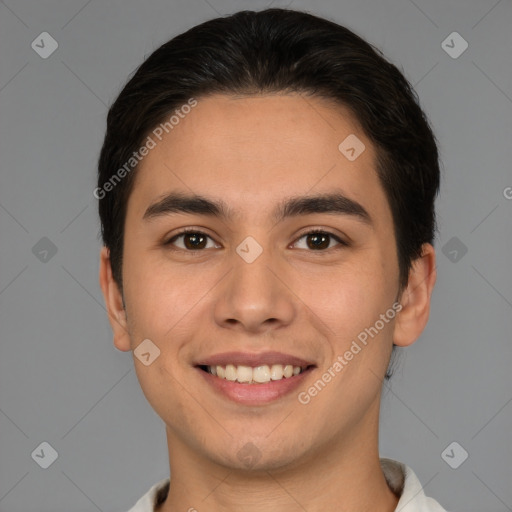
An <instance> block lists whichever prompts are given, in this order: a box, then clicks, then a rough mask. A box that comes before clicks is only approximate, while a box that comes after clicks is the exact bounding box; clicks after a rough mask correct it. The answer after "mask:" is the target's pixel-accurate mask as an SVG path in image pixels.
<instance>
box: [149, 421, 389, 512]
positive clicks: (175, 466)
mask: <svg viewBox="0 0 512 512" xmlns="http://www.w3.org/2000/svg"><path fill="white" fill-rule="evenodd" d="M362 433H364V435H362ZM167 439H168V443H169V447H170V448H171V447H172V450H171V449H170V450H169V460H170V469H171V484H170V489H169V494H168V496H167V499H166V501H165V502H164V503H163V505H162V507H161V508H160V509H158V510H159V512H171V511H176V510H186V511H190V512H194V510H195V511H198V512H201V511H203V510H208V511H209V512H220V511H224V512H226V511H228V512H229V511H233V512H234V511H239V510H244V512H256V511H258V512H259V511H261V510H263V509H265V508H271V509H272V510H273V511H274V512H292V511H293V512H296V511H297V510H307V511H308V512H320V511H322V512H324V511H325V510H338V511H340V512H349V511H350V512H369V511H372V512H393V511H395V509H396V506H397V503H398V498H397V496H396V495H395V494H394V493H393V492H392V491H391V489H390V488H389V487H388V485H387V482H386V479H385V477H384V474H383V472H382V469H381V466H380V461H379V454H378V421H371V422H370V424H369V425H366V426H363V425H361V424H359V425H358V428H357V429H356V428H354V429H353V430H352V433H348V434H346V435H345V434H344V435H343V436H338V438H337V439H335V440H332V439H331V440H329V442H326V443H325V445H324V446H322V447H315V450H314V451H313V450H311V451H310V453H309V454H305V455H303V456H302V457H301V458H300V460H298V459H296V460H294V461H293V462H292V463H288V464H284V465H281V466H279V467H275V465H274V466H272V467H270V466H268V468H266V469H262V470H258V471H251V470H245V469H244V470H240V469H238V468H232V467H227V466H223V465H221V464H218V463H216V462H213V461H212V459H211V458H206V457H205V456H204V454H199V453H198V452H197V451H195V450H192V449H190V447H189V446H188V445H187V444H185V443H182V442H180V439H179V438H178V437H177V436H175V435H174V434H173V433H172V432H171V431H170V430H169V429H167ZM370 440H373V441H370ZM313 452H314V453H313Z"/></svg>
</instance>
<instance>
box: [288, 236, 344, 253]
mask: <svg viewBox="0 0 512 512" xmlns="http://www.w3.org/2000/svg"><path fill="white" fill-rule="evenodd" d="M302 239H305V240H306V243H305V247H304V246H303V247H299V248H300V249H309V250H312V251H323V250H325V249H329V248H331V242H332V241H333V240H334V241H335V242H337V244H336V245H338V246H347V245H348V244H346V243H345V242H344V241H343V240H341V239H340V238H339V237H337V236H336V235H333V234H332V233H329V232H326V231H310V232H309V233H304V234H303V235H302V236H301V237H300V238H299V240H302ZM297 243H298V242H297Z"/></svg>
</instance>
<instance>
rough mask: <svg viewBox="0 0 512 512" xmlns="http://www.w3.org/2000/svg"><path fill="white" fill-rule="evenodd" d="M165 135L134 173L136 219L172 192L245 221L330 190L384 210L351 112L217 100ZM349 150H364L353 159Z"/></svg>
mask: <svg viewBox="0 0 512 512" xmlns="http://www.w3.org/2000/svg"><path fill="white" fill-rule="evenodd" d="M167 129H168V133H166V131H163V130H161V131H163V134H162V135H160V137H161V140H159V139H158V138H157V137H156V136H155V135H154V134H150V136H151V137H152V138H153V139H154V141H155V143H156V145H155V147H154V148H153V149H151V150H150V151H149V153H148V154H147V156H145V157H144V158H143V160H142V161H141V163H140V164H139V167H138V169H137V175H136V179H135V183H134V188H133V191H132V194H131V196H130V199H129V205H130V203H131V204H132V209H135V210H137V212H136V213H137V215H138V216H142V215H143V213H144V212H143V211H142V210H143V208H144V207H147V205H148V204H149V203H150V202H152V201H154V200H155V199H156V198H158V197H159V196H162V195H165V194H166V193H168V192H170V191H172V190H178V191H181V192H183V193H187V194H198V195H202V196H209V197H212V198H223V199H224V200H226V201H227V202H229V203H230V205H231V206H232V210H233V211H238V212H240V213H241V214H242V215H246V214H247V215H249V214H250V213H251V211H252V212H253V214H256V210H257V211H258V212H259V213H260V214H261V213H262V212H261V210H262V207H263V208H264V205H270V203H271V202H272V201H278V200H279V199H280V198H282V197H283V195H305V194H307V193H314V192H315V193H326V192H329V191H330V190H331V189H333V188H336V189H341V190H342V191H344V192H345V193H346V195H349V196H351V197H352V198H353V199H355V200H358V201H361V202H366V203H368V201H369V200H371V201H372V202H373V203H375V205H374V207H375V208H377V209H379V207H380V209H382V208H384V209H386V207H387V201H386V199H385V197H384V193H383V190H382V187H381V185H380V182H379V180H378V177H377V174H376V172H375V162H376V155H375V150H374V148H373V145H372V144H371V142H370V140H369V139H368V138H367V137H366V136H365V134H364V132H363V131H362V129H361V127H360V125H359V123H358V122H357V120H356V119H355V118H354V116H353V115H351V113H350V112H349V110H348V109H346V108H344V107H343V106H341V105H339V104H335V103H334V102H333V101H328V100H324V99H321V98H317V97H311V96H306V95H302V94H275V95H264V96H249V97H247V96H246V97H236V96H226V95H212V96H208V97H204V98H197V106H195V107H194V108H193V109H191V110H190V112H189V113H188V114H186V115H182V116H181V117H180V119H179V122H178V123H177V124H174V125H173V126H172V128H171V129H169V126H168V127H167ZM344 141H348V142H346V143H345V142H344ZM340 144H341V149H340ZM347 146H351V147H355V150H356V151H357V152H359V151H361V149H362V148H364V150H363V151H362V152H361V153H360V155H359V156H357V158H356V159H355V160H354V159H352V160H351V159H349V158H347V153H344V151H346V149H347ZM348 149H350V148H348ZM351 154H352V153H348V155H349V156H350V155H351ZM379 203H383V204H380V206H379ZM128 212H130V206H129V208H128ZM375 213H377V214H379V213H382V212H375Z"/></svg>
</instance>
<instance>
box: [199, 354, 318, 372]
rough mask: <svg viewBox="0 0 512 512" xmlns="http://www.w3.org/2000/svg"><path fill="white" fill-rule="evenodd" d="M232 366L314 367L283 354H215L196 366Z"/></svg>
mask: <svg viewBox="0 0 512 512" xmlns="http://www.w3.org/2000/svg"><path fill="white" fill-rule="evenodd" d="M228 364H233V365H235V366H252V367H256V366H263V365H268V366H271V365H273V364H282V365H287V364H291V365H292V366H300V367H302V368H306V367H308V366H314V363H313V362H311V361H306V360H304V359H302V358H300V357H297V356H292V355H290V354H284V353H282V352H272V351H270V352H260V353H250V352H223V353H222V354H215V355H212V356H209V357H207V358H205V359H201V361H200V362H199V363H197V365H196V366H226V365H228Z"/></svg>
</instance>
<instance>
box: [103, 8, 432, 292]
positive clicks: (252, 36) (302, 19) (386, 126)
mask: <svg viewBox="0 0 512 512" xmlns="http://www.w3.org/2000/svg"><path fill="white" fill-rule="evenodd" d="M287 92H290V93H292V92H298V93H305V94H308V95H313V96H316V97H319V98H325V99H329V100H331V101H334V102H336V103H338V104H340V105H343V106H344V107H346V108H347V109H348V110H349V111H350V112H351V113H352V114H353V115H354V117H355V119H357V121H358V122H359V123H360V125H361V127H362V128H363V130H364V132H365V134H366V136H367V137H368V138H369V139H370V140H371V141H372V143H373V144H374V146H375V149H376V154H377V169H376V170H377V173H378V176H379V179H380V181H381V183H382V186H383V189H384V191H385V194H386V197H387V199H388V201H389V204H390V208H391V212H392V215H393V223H394V231H395V238H396V246H397V254H398V262H399V271H400V283H399V285H400V288H402V289H403V287H404V286H405V285H406V284H407V280H408V274H409V270H410V268H411V264H412V261H413V260H414V259H416V258H417V257H419V256H420V255H421V246H422V244H423V243H425V242H430V243H432V242H433V239H434V234H435V228H436V226H435V210H434V201H435V197H436V194H437V192H438V189H439V174H440V173H439V163H438V151H437V145H436V140H435V136H434V134H433V133H432V130H431V128H430V125H429V122H428V119H427V117H426V115H425V114H424V112H423V111H422V109H421V108H420V106H419V100H418V97H417V95H416V93H415V92H414V90H413V89H412V87H411V85H410V84H409V82H408V81H407V80H406V78H405V77H404V76H403V75H402V73H401V72H400V71H399V70H398V69H397V67H395V66H394V65H393V64H392V63H390V62H389V61H387V60H386V59H385V58H384V56H383V55H382V53H381V52H380V51H379V50H378V49H376V48H375V47H373V46H372V45H371V44H369V43H367V42H366V41H364V40H363V39H362V38H361V37H359V36H358V35H356V34H354V33H353V32H352V31H350V30H349V29H347V28H346V27H343V26H341V25H338V24H336V23H334V22H332V21H329V20H326V19H323V18H320V17H317V16H313V15H311V14H309V13H306V12H300V11H295V10H290V9H277V8H272V9H266V10H263V11H259V12H254V11H240V12H237V13H235V14H233V15H231V16H227V17H222V18H216V19H212V20H210V21H207V22H205V23H202V24H200V25H197V26H195V27H193V28H191V29H189V30H188V31H186V32H184V33H182V34H180V35H178V36H176V37H174V38H173V39H171V40H170V41H168V42H167V43H165V44H163V45H162V46H160V47H159V48H158V49H157V50H155V51H154V52H153V53H152V54H151V55H150V56H149V58H147V60H145V62H144V63H143V64H142V65H141V66H140V67H139V68H138V69H137V71H136V72H135V73H134V75H133V76H132V78H131V79H130V80H129V81H128V83H127V84H126V85H125V87H124V88H123V90H122V91H121V93H120V94H119V96H118V98H117V99H116V101H115V102H114V104H113V105H112V106H111V108H110V110H109V113H108V117H107V130H106V135H105V140H104V143H103V147H102V149H101V154H100V157H99V172H98V189H96V191H95V195H96V197H98V198H99V199H100V200H99V214H100V220H101V228H102V237H103V242H104V244H105V246H107V247H108V249H109V250H110V262H111V265H112V272H113V277H114V279H115V281H116V283H117V284H118V286H119V288H120V290H121V293H122V272H121V269H122V259H123V239H124V223H125V218H126V205H127V202H128V197H129V195H130V193H131V190H132V187H133V182H134V178H135V173H136V166H133V170H132V171H131V170H130V169H128V170H126V162H128V161H129V160H130V158H131V157H132V156H133V153H134V152H136V151H137V150H138V149H139V148H140V147H141V145H142V144H143V141H144V140H145V138H146V137H147V136H148V134H149V133H150V132H151V130H152V129H154V128H155V127H156V126H158V125H159V124H160V123H162V122H163V121H164V120H165V119H167V118H168V117H169V115H170V113H171V112H172V111H173V110H175V109H176V108H178V107H180V106H182V105H184V104H187V103H188V102H189V100H190V99H191V98H200V97H205V96H207V95H211V94H215V93H221V94H229V95H231V94H236V95H253V94H264V93H287ZM340 142H341V141H340ZM123 165H124V166H125V167H124V168H125V172H124V173H122V174H123V178H122V179H119V176H120V175H119V174H118V175H117V176H116V175H115V173H116V172H117V171H118V170H119V171H120V170H121V168H122V166H123ZM126 171H131V172H126ZM113 178H117V179H116V180H115V182H114V181H113ZM109 182H110V183H111V184H112V185H113V186H109V187H105V185H106V184H107V183H109ZM107 189H108V190H109V191H108V193H105V191H106V190H107ZM97 191H101V192H102V194H101V196H100V195H98V194H97Z"/></svg>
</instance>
